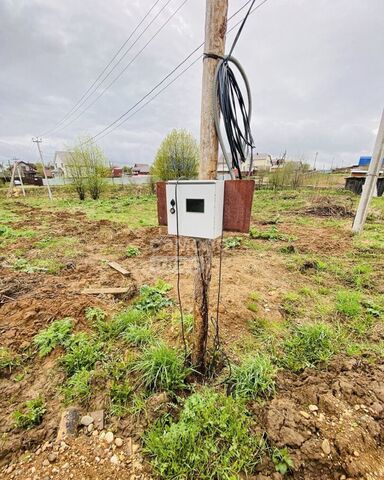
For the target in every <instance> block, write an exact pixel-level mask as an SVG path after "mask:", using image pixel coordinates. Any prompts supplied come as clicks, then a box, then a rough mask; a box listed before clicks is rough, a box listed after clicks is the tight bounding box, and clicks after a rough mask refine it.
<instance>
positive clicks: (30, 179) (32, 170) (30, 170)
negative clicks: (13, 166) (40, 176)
mask: <svg viewBox="0 0 384 480" xmlns="http://www.w3.org/2000/svg"><path fill="white" fill-rule="evenodd" d="M17 166H18V167H19V169H20V173H21V176H22V178H23V180H24V181H25V183H30V184H33V183H34V180H35V177H36V175H37V169H36V165H35V164H34V163H29V162H23V161H21V162H18V164H17Z"/></svg>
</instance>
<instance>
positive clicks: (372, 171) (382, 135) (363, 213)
mask: <svg viewBox="0 0 384 480" xmlns="http://www.w3.org/2000/svg"><path fill="white" fill-rule="evenodd" d="M383 153H384V110H383V113H382V115H381V121H380V126H379V131H378V132H377V137H376V142H375V147H374V149H373V155H372V159H371V162H370V164H369V167H368V172H367V175H366V177H365V182H364V186H363V191H362V193H361V197H360V202H359V206H358V207H357V212H356V216H355V220H354V222H353V226H352V232H353V233H360V232H361V231H362V230H363V228H364V224H365V220H366V218H367V214H368V207H369V203H370V201H371V198H372V196H373V194H374V192H375V189H376V185H377V179H378V177H379V172H380V168H381V166H382V161H383Z"/></svg>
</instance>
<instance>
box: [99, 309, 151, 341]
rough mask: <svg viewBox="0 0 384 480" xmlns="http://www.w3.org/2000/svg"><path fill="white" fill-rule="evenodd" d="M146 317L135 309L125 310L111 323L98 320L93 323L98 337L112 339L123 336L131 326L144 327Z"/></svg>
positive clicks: (142, 312) (143, 312)
mask: <svg viewBox="0 0 384 480" xmlns="http://www.w3.org/2000/svg"><path fill="white" fill-rule="evenodd" d="M147 322H148V315H147V313H146V312H145V311H143V310H138V309H137V308H127V309H125V310H123V311H121V312H119V313H117V314H116V315H115V316H114V317H113V318H112V320H111V321H109V322H108V321H105V320H98V321H96V322H95V323H94V325H95V327H96V329H97V330H98V332H99V335H100V336H101V337H102V338H104V339H112V338H117V337H120V336H123V335H124V333H125V332H126V331H127V330H128V329H130V328H131V327H132V325H141V326H143V325H145V324H146V323H147Z"/></svg>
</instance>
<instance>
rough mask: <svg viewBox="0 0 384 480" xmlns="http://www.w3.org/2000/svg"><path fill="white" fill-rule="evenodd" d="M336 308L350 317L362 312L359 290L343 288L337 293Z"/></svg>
mask: <svg viewBox="0 0 384 480" xmlns="http://www.w3.org/2000/svg"><path fill="white" fill-rule="evenodd" d="M336 310H337V312H338V313H341V314H342V315H345V316H346V317H349V318H356V317H358V316H359V315H360V314H361V313H362V305H361V295H360V293H359V292H354V291H348V290H341V291H339V292H338V293H337V298H336Z"/></svg>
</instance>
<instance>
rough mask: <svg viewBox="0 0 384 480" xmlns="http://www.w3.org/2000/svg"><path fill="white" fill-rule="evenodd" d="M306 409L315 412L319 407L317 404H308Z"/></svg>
mask: <svg viewBox="0 0 384 480" xmlns="http://www.w3.org/2000/svg"><path fill="white" fill-rule="evenodd" d="M308 410H309V411H310V412H317V410H319V407H318V406H317V405H308Z"/></svg>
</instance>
